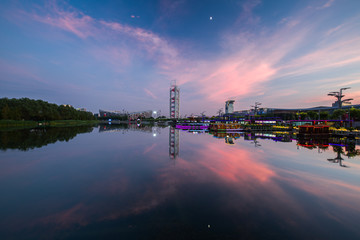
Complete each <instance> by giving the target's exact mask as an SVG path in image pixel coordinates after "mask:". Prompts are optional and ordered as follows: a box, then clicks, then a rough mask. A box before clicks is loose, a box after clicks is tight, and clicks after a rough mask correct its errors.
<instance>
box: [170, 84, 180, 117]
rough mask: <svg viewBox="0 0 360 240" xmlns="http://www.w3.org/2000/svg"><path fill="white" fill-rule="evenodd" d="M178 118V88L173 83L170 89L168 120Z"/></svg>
mask: <svg viewBox="0 0 360 240" xmlns="http://www.w3.org/2000/svg"><path fill="white" fill-rule="evenodd" d="M179 116H180V88H179V87H178V86H177V85H176V82H175V81H174V82H173V83H172V84H171V87H170V118H172V119H178V118H179Z"/></svg>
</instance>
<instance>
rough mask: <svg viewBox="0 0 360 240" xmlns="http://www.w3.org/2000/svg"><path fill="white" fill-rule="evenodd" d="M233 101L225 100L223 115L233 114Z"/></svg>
mask: <svg viewBox="0 0 360 240" xmlns="http://www.w3.org/2000/svg"><path fill="white" fill-rule="evenodd" d="M234 102H235V100H227V101H226V102H225V114H229V113H234Z"/></svg>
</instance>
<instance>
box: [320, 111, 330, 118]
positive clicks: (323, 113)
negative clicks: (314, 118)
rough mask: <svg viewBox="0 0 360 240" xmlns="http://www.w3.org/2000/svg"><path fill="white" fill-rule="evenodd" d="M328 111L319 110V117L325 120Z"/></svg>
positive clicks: (327, 116)
mask: <svg viewBox="0 0 360 240" xmlns="http://www.w3.org/2000/svg"><path fill="white" fill-rule="evenodd" d="M329 116H330V115H329V112H327V111H322V112H320V119H321V120H327V119H329Z"/></svg>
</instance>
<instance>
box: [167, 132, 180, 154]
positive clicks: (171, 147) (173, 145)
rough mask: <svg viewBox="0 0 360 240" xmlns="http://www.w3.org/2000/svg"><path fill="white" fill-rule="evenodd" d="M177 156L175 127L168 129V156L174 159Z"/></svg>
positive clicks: (177, 142)
mask: <svg viewBox="0 0 360 240" xmlns="http://www.w3.org/2000/svg"><path fill="white" fill-rule="evenodd" d="M178 155H179V130H178V129H175V127H170V128H169V156H170V158H171V159H175V158H176V157H177V156H178Z"/></svg>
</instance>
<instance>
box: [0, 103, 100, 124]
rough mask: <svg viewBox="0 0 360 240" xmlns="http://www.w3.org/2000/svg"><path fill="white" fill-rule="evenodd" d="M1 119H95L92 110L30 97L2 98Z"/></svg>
mask: <svg viewBox="0 0 360 240" xmlns="http://www.w3.org/2000/svg"><path fill="white" fill-rule="evenodd" d="M0 119H11V120H32V121H52V120H94V119H95V118H94V116H93V114H92V113H91V112H84V111H79V110H76V109H75V108H73V107H71V106H69V105H66V106H64V105H60V106H58V105H56V104H53V103H48V102H45V101H42V100H33V99H29V98H21V99H15V98H12V99H8V98H1V99H0Z"/></svg>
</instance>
